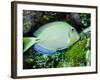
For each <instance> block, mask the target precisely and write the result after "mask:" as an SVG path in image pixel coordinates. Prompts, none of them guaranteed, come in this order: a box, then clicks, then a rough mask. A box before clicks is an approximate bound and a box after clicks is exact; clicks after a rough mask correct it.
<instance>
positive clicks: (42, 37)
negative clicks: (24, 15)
mask: <svg viewBox="0 0 100 80" xmlns="http://www.w3.org/2000/svg"><path fill="white" fill-rule="evenodd" d="M33 35H34V36H36V37H24V40H23V41H24V44H25V45H24V46H25V47H24V52H25V51H27V50H28V49H29V48H30V47H32V46H33V49H34V50H35V51H37V52H39V53H41V54H52V53H54V52H56V51H58V50H63V49H66V48H68V47H70V46H71V45H72V44H74V43H75V42H76V41H78V40H79V35H78V33H77V31H76V30H75V28H74V27H72V26H71V25H69V24H68V23H67V22H63V21H55V22H51V23H47V24H45V25H43V26H41V27H40V28H39V29H38V30H36V31H35V32H34V33H33Z"/></svg>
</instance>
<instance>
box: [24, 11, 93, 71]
mask: <svg viewBox="0 0 100 80" xmlns="http://www.w3.org/2000/svg"><path fill="white" fill-rule="evenodd" d="M54 21H64V22H67V23H69V24H70V25H71V26H73V27H74V28H75V29H76V30H77V32H78V34H79V36H80V39H79V40H78V41H77V42H76V43H74V44H73V45H72V46H70V47H69V48H67V49H64V50H61V51H57V52H55V53H53V54H50V55H45V54H40V53H38V52H37V51H35V50H34V49H33V47H30V48H29V49H28V50H27V51H25V52H23V69H38V68H39V69H40V68H59V67H61V68H63V67H79V66H91V31H90V30H88V29H89V27H90V26H91V14H87V13H67V12H47V11H33V10H23V38H24V37H35V35H33V33H34V32H35V31H36V30H37V29H39V28H40V27H41V26H42V25H45V24H47V23H50V22H54ZM85 30H88V31H87V32H85ZM56 35H57V34H56ZM24 46H25V45H24V43H23V47H24Z"/></svg>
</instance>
